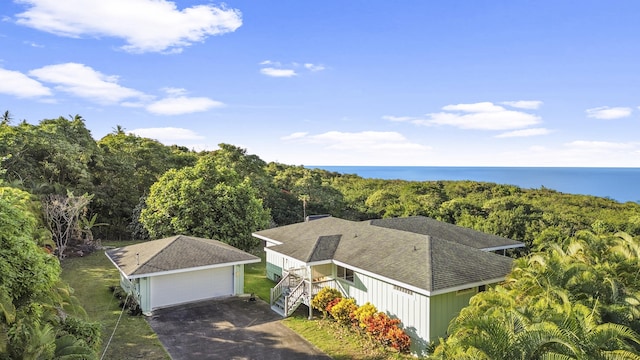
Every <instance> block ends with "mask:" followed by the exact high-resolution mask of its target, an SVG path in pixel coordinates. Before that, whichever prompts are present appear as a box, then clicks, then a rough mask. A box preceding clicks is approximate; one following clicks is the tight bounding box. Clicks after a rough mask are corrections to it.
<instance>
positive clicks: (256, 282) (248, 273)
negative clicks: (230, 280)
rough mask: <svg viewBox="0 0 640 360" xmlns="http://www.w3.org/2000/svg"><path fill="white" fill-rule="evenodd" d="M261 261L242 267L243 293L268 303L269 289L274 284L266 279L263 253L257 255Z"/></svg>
mask: <svg viewBox="0 0 640 360" xmlns="http://www.w3.org/2000/svg"><path fill="white" fill-rule="evenodd" d="M256 255H257V256H260V259H261V261H260V262H259V263H255V264H247V265H245V266H244V292H246V293H248V294H249V293H253V294H255V295H256V296H257V297H258V298H260V299H262V300H264V301H266V302H267V303H268V302H269V297H270V293H271V288H272V287H274V286H275V285H276V284H275V283H274V282H273V281H271V280H269V279H268V278H267V270H266V267H265V266H266V265H265V264H266V261H265V253H264V251H260V253H259V254H256Z"/></svg>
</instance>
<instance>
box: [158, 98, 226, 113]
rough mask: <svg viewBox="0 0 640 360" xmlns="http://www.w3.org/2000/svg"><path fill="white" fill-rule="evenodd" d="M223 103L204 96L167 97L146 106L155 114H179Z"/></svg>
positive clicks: (204, 109)
mask: <svg viewBox="0 0 640 360" xmlns="http://www.w3.org/2000/svg"><path fill="white" fill-rule="evenodd" d="M222 106H224V104H223V103H221V102H219V101H215V100H211V99H209V98H206V97H186V96H178V97H167V98H164V99H161V100H158V101H154V102H152V103H151V104H149V105H147V106H146V109H147V111H149V112H150V113H153V114H156V115H181V114H190V113H194V112H202V111H207V110H209V109H212V108H217V107H222Z"/></svg>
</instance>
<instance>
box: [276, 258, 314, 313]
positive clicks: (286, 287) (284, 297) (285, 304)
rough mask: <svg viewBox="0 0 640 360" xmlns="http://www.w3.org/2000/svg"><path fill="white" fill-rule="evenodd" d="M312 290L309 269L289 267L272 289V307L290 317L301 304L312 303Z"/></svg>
mask: <svg viewBox="0 0 640 360" xmlns="http://www.w3.org/2000/svg"><path fill="white" fill-rule="evenodd" d="M310 290H311V286H310V283H309V280H308V279H307V269H306V268H297V269H289V270H288V271H285V272H284V277H283V278H282V279H281V280H280V282H279V283H278V284H277V285H276V286H275V287H274V288H273V289H271V296H270V297H271V299H270V304H271V309H272V310H273V311H275V312H276V313H278V314H280V315H282V316H283V317H288V316H290V315H291V314H293V313H294V311H296V309H297V308H298V306H300V304H303V303H304V304H306V305H310V296H309V294H310Z"/></svg>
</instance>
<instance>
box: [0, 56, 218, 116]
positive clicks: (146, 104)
mask: <svg viewBox="0 0 640 360" xmlns="http://www.w3.org/2000/svg"><path fill="white" fill-rule="evenodd" d="M29 74H30V75H32V76H34V77H36V78H37V79H39V80H41V81H44V82H49V83H52V84H55V89H56V90H59V91H62V92H66V93H69V94H71V95H73V96H77V97H80V98H85V99H88V100H90V101H93V102H96V103H98V104H102V105H112V104H118V105H120V106H124V107H131V108H145V109H146V110H147V111H148V112H150V113H152V114H156V115H181V114H189V113H194V112H202V111H207V110H209V109H212V108H216V107H222V106H224V104H223V103H221V102H219V101H215V100H212V99H209V98H207V97H188V96H186V94H187V90H185V89H182V88H174V87H166V88H163V89H162V91H163V92H164V93H165V94H166V95H167V96H166V97H164V98H162V99H159V100H156V99H155V97H154V96H151V95H148V94H145V93H144V92H142V91H138V90H135V89H131V88H127V87H124V86H121V85H120V84H118V81H119V78H118V77H117V76H112V75H105V74H102V73H101V72H99V71H97V70H94V69H92V68H91V67H89V66H86V65H83V64H77V63H66V64H58V65H48V66H44V67H42V68H39V69H35V70H31V71H30V72H29ZM27 79H28V78H27ZM32 81H34V82H35V80H32ZM0 86H1V85H0Z"/></svg>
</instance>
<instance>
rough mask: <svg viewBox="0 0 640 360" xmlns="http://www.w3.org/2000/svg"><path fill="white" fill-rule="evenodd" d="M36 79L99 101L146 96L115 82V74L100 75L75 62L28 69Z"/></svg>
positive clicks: (78, 95)
mask: <svg viewBox="0 0 640 360" xmlns="http://www.w3.org/2000/svg"><path fill="white" fill-rule="evenodd" d="M29 75H31V76H33V77H35V78H37V79H38V80H40V81H43V82H48V83H53V84H56V86H55V89H56V90H59V91H63V92H66V93H69V94H72V95H74V96H77V97H81V98H85V99H89V100H92V101H95V102H97V103H100V104H114V103H118V102H121V101H123V100H125V99H132V98H133V99H143V98H146V97H147V96H146V95H145V94H144V93H142V92H140V91H137V90H134V89H130V88H127V87H124V86H120V85H119V84H118V77H117V76H109V75H104V74H102V73H101V72H99V71H96V70H94V69H92V68H91V67H89V66H86V65H83V64H77V63H65V64H58V65H47V66H44V67H41V68H39V69H35V70H31V71H29Z"/></svg>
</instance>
